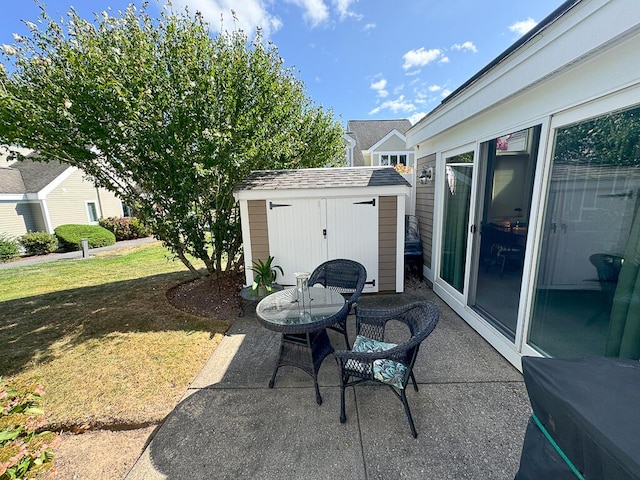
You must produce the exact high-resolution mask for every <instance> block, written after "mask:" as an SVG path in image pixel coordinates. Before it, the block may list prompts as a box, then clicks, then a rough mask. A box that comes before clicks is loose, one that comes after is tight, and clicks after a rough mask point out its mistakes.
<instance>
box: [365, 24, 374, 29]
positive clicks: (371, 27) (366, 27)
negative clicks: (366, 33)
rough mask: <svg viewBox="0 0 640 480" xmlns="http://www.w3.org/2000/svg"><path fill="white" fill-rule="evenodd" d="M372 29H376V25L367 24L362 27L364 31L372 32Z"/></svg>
mask: <svg viewBox="0 0 640 480" xmlns="http://www.w3.org/2000/svg"><path fill="white" fill-rule="evenodd" d="M374 28H376V24H375V23H367V24H366V25H365V26H364V29H365V30H373V29H374Z"/></svg>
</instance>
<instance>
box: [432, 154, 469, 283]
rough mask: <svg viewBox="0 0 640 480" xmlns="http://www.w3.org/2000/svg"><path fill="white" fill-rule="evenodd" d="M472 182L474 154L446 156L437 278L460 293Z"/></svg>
mask: <svg viewBox="0 0 640 480" xmlns="http://www.w3.org/2000/svg"><path fill="white" fill-rule="evenodd" d="M472 182H473V151H467V152H463V153H459V154H456V155H452V156H449V157H445V177H444V196H443V225H442V250H441V252H442V253H441V257H440V278H441V279H442V280H444V281H445V282H446V283H447V284H449V285H450V286H451V287H453V288H454V289H455V290H457V291H458V292H459V293H463V288H464V280H465V272H466V261H467V242H468V232H469V229H468V226H469V212H470V208H471V190H472Z"/></svg>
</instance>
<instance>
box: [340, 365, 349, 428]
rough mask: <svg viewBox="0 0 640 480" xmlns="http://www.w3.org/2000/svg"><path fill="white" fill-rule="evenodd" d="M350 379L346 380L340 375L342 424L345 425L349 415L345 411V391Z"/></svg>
mask: <svg viewBox="0 0 640 480" xmlns="http://www.w3.org/2000/svg"><path fill="white" fill-rule="evenodd" d="M348 380H349V379H348V378H347V379H345V378H344V375H340V423H344V422H346V421H347V414H346V413H345V410H344V390H345V388H346V387H345V384H346V383H347V381H348Z"/></svg>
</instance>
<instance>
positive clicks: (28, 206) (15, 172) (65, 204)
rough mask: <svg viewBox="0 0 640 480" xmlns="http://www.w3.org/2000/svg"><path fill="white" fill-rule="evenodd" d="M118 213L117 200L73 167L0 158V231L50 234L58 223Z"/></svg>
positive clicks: (12, 234) (84, 221)
mask: <svg viewBox="0 0 640 480" xmlns="http://www.w3.org/2000/svg"><path fill="white" fill-rule="evenodd" d="M122 213H123V212H122V203H121V202H120V200H119V199H118V198H117V197H116V196H115V195H113V194H112V193H111V192H108V191H106V190H104V189H102V188H96V186H95V185H94V184H93V183H92V182H91V181H89V180H87V179H86V178H85V175H84V174H83V173H82V172H81V171H80V170H78V169H77V168H76V167H71V166H69V165H64V164H61V163H59V162H56V161H52V162H49V163H40V162H34V161H32V160H29V159H27V160H25V161H23V162H9V161H8V160H7V159H6V157H2V158H0V234H5V235H8V236H10V237H17V236H19V235H22V234H24V233H26V232H29V231H44V232H49V233H53V230H54V228H56V227H57V226H58V225H63V224H67V223H79V224H97V223H98V219H99V218H100V217H110V216H122Z"/></svg>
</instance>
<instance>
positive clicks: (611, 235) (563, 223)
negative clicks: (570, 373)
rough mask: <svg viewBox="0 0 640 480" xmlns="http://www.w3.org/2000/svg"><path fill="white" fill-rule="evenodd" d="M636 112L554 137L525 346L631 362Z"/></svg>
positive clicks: (635, 297) (638, 346)
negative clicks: (624, 359)
mask: <svg viewBox="0 0 640 480" xmlns="http://www.w3.org/2000/svg"><path fill="white" fill-rule="evenodd" d="M639 167H640V108H634V109H631V110H626V111H623V112H616V113H613V114H608V115H605V116H602V117H598V118H595V119H591V120H588V121H585V122H581V123H578V124H575V125H571V126H567V127H564V128H561V129H559V130H558V131H557V132H556V139H555V145H554V153H553V166H552V173H551V180H550V185H549V193H548V200H547V205H546V210H545V219H544V220H545V221H544V229H543V237H542V246H541V253H540V262H539V269H538V274H537V277H536V278H537V280H536V288H535V296H534V309H533V317H532V320H531V324H530V331H529V343H530V345H532V346H533V347H534V348H536V349H538V350H540V351H541V352H543V353H546V354H548V355H552V356H585V355H607V356H615V357H618V356H619V357H624V358H635V359H638V358H639V357H640V277H639V269H638V266H639V265H640V260H639V259H640V215H639V212H640V209H639V208H638V207H639V192H640V168H639Z"/></svg>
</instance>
